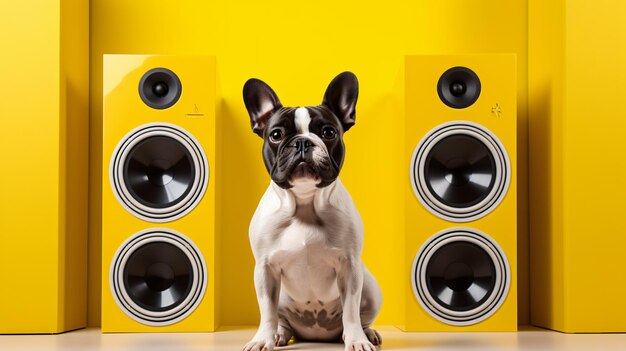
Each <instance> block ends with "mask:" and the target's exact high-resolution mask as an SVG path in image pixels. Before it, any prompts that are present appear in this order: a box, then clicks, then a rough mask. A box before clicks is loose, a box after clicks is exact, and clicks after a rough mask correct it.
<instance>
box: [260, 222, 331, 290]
mask: <svg viewBox="0 0 626 351" xmlns="http://www.w3.org/2000/svg"><path fill="white" fill-rule="evenodd" d="M328 235H330V233H327V232H326V229H325V227H324V226H319V225H313V224H312V223H306V222H302V221H299V220H297V219H296V220H294V221H293V222H292V223H291V224H290V225H288V226H287V227H286V228H285V229H284V231H283V232H282V233H281V234H280V235H279V236H278V240H277V241H276V242H275V247H274V248H273V249H272V252H271V253H270V255H269V259H270V262H271V263H272V265H275V266H278V267H280V270H281V281H282V285H283V287H284V288H285V292H287V294H288V295H289V296H290V297H291V298H292V299H294V300H296V301H301V302H306V301H309V300H314V301H317V300H322V301H332V300H334V299H336V298H338V297H339V290H338V289H337V284H336V267H337V264H338V262H339V260H340V257H341V253H342V250H340V249H338V248H333V247H331V246H330V245H329V241H328V238H327V236H328Z"/></svg>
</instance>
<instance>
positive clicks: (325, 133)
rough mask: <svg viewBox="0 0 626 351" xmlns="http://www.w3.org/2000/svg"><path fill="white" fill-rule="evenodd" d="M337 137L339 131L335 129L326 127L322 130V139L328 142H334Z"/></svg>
mask: <svg viewBox="0 0 626 351" xmlns="http://www.w3.org/2000/svg"><path fill="white" fill-rule="evenodd" d="M336 137H337V130H335V128H333V127H324V128H323V129H322V138H324V139H326V140H333V139H335V138H336Z"/></svg>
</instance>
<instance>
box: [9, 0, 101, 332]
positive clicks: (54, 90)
mask: <svg viewBox="0 0 626 351" xmlns="http://www.w3.org/2000/svg"><path fill="white" fill-rule="evenodd" d="M88 5H89V2H88V1H86V0H51V1H32V0H24V1H5V2H3V3H2V5H1V6H0V7H1V10H0V32H2V33H3V34H2V35H1V37H2V55H0V75H1V76H2V77H3V81H4V82H5V83H4V84H2V86H1V87H0V92H1V94H2V96H3V98H2V102H1V103H0V116H1V117H0V121H1V122H0V123H1V124H0V147H1V149H2V152H0V163H2V172H0V180H1V181H2V183H3V184H5V185H6V186H5V188H4V190H3V193H2V198H3V201H2V204H1V205H0V206H1V211H0V213H2V217H1V218H0V238H1V239H2V244H0V267H2V268H0V275H1V276H2V281H3V288H2V289H0V334H14V333H28V334H32V333H60V332H64V331H67V330H72V329H77V328H82V327H85V325H86V319H87V311H86V306H87V215H88V214H87V199H88V196H87V186H88V176H89V171H88V152H89V143H88V135H89V117H88V116H89V109H88V105H89V101H88V97H89V61H88V60H89V6H88ZM5 34H6V35H5Z"/></svg>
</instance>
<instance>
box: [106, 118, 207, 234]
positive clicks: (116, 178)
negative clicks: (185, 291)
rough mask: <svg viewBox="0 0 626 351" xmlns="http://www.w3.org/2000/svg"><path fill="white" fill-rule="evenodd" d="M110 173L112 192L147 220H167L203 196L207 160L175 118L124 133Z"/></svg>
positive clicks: (124, 204) (182, 212)
mask: <svg viewBox="0 0 626 351" xmlns="http://www.w3.org/2000/svg"><path fill="white" fill-rule="evenodd" d="M109 173H110V181H111V187H112V189H113V192H114V193H115V196H116V197H117V199H118V200H119V202H120V203H121V204H122V205H123V206H124V208H125V209H126V210H127V211H129V212H130V213H132V214H133V215H134V216H136V217H138V218H141V219H143V220H146V221H150V222H168V221H172V220H175V219H178V218H180V217H182V216H184V215H185V214H187V213H188V212H189V211H191V210H193V208H194V207H195V206H196V205H197V204H198V202H199V201H200V200H201V199H202V196H203V195H204V193H205V191H206V188H207V184H208V178H209V166H208V162H207V159H206V155H205V154H204V151H203V149H202V147H201V146H200V144H199V143H198V141H197V140H196V139H195V138H194V137H193V136H192V135H191V134H190V133H188V132H187V131H185V130H184V129H182V128H180V127H178V126H175V125H172V124H167V123H151V124H146V125H143V126H140V127H138V128H136V129H134V130H133V131H131V132H130V133H128V134H127V135H126V136H124V138H122V140H121V141H120V143H119V144H118V145H117V147H116V149H115V151H114V153H113V156H112V158H111V164H110V171H109Z"/></svg>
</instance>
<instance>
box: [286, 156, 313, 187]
mask: <svg viewBox="0 0 626 351" xmlns="http://www.w3.org/2000/svg"><path fill="white" fill-rule="evenodd" d="M289 179H290V180H291V181H292V182H293V181H295V180H298V179H313V180H314V181H315V182H318V181H319V180H320V177H319V174H318V173H317V171H316V170H315V169H314V168H313V167H312V166H311V165H310V164H308V163H307V162H304V161H300V162H299V163H298V164H297V165H296V166H295V167H294V169H293V170H292V171H291V175H290V176H289Z"/></svg>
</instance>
